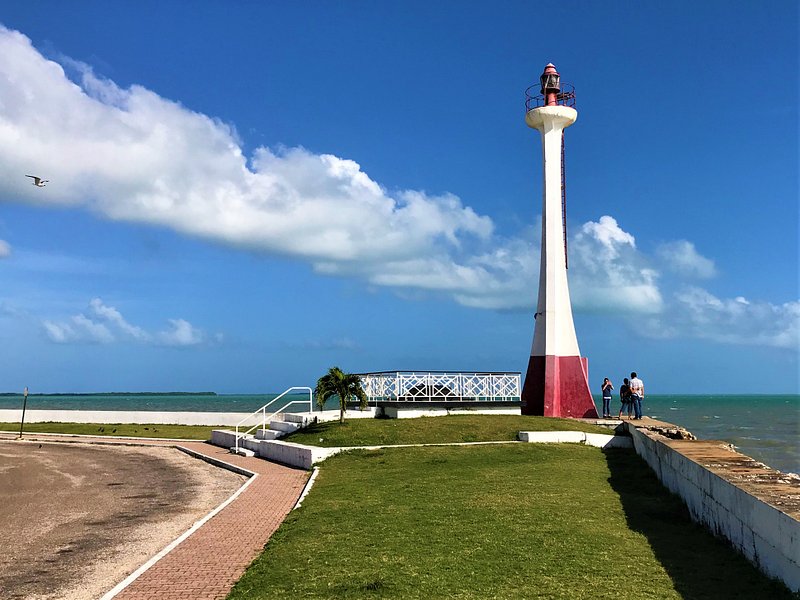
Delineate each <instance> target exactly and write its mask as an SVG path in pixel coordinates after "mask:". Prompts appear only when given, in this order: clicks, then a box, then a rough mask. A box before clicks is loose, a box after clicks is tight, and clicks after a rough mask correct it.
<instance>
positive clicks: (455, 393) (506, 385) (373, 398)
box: [359, 371, 521, 402]
mask: <svg viewBox="0 0 800 600" xmlns="http://www.w3.org/2000/svg"><path fill="white" fill-rule="evenodd" d="M359 376H360V377H361V384H362V386H363V388H364V391H365V392H366V394H367V398H368V399H369V401H370V402H377V401H388V402H393V401H397V402H434V401H454V400H458V401H467V402H470V401H475V402H477V401H489V402H492V401H495V402H497V401H509V400H519V399H520V389H521V386H520V373H469V372H468V373H459V372H445V371H428V372H417V371H384V372H379V373H360V374H359Z"/></svg>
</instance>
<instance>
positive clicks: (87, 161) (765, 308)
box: [0, 26, 796, 347]
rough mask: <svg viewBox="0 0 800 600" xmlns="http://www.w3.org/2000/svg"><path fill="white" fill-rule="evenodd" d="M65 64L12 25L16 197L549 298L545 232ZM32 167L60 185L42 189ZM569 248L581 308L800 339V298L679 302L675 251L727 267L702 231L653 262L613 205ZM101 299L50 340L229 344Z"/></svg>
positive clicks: (7, 164) (5, 75) (0, 144)
mask: <svg viewBox="0 0 800 600" xmlns="http://www.w3.org/2000/svg"><path fill="white" fill-rule="evenodd" d="M64 64H65V65H66V66H67V68H68V69H70V73H73V72H74V81H73V80H71V79H70V78H69V77H68V76H67V74H66V73H65V71H64V67H62V66H61V65H59V64H57V63H55V62H53V61H49V60H47V59H45V58H44V57H43V56H42V55H41V54H40V53H39V52H38V51H37V50H36V49H34V48H33V46H32V45H31V42H30V40H29V39H28V38H27V37H25V36H24V35H23V34H21V33H19V32H16V31H11V30H8V29H5V28H3V27H2V26H0V197H3V198H14V199H15V200H21V201H25V202H28V203H32V204H37V205H50V206H74V207H80V208H84V209H87V210H91V211H93V212H94V213H96V214H98V215H100V216H102V217H104V218H108V219H115V220H122V221H129V222H138V223H146V224H150V225H157V226H163V227H168V228H171V229H172V230H174V231H177V232H179V233H183V234H186V235H191V236H195V237H199V238H203V239H207V240H211V241H214V242H218V243H224V244H228V245H231V246H236V247H242V248H247V249H254V250H257V251H260V252H263V253H268V254H277V255H282V256H288V257H292V258H297V259H300V260H304V261H306V262H307V263H309V264H311V265H312V267H313V268H314V269H315V271H317V272H319V273H324V274H328V275H337V276H348V277H358V278H360V279H362V280H363V281H365V282H367V283H368V284H371V285H375V286H385V287H390V288H393V289H396V290H398V292H402V293H408V292H409V291H415V290H422V291H426V292H428V293H433V294H439V295H443V296H446V297H451V298H453V299H454V300H455V301H456V302H459V303H461V304H463V305H466V306H472V307H477V308H487V309H507V310H530V309H531V308H532V307H533V304H534V302H535V299H536V288H537V281H538V270H539V264H538V263H539V253H538V242H539V240H538V233H531V232H528V233H526V234H525V235H524V236H523V235H520V236H517V237H511V238H500V237H499V236H498V235H497V234H496V233H495V231H494V224H493V222H492V220H491V219H490V218H489V217H488V216H485V215H479V214H477V213H476V212H475V211H474V210H473V209H472V208H470V207H469V206H465V205H464V204H463V202H462V201H461V200H460V199H459V198H458V197H456V196H454V195H452V194H448V193H442V194H429V193H426V192H422V191H415V190H400V191H394V192H393V191H389V190H387V189H385V188H384V187H382V186H381V185H380V184H379V183H378V182H376V181H374V180H373V179H371V178H370V177H369V176H368V175H367V174H366V173H365V172H364V171H362V169H361V167H360V166H359V164H358V163H357V162H355V161H352V160H348V159H345V158H340V157H337V156H333V155H330V154H314V153H312V152H310V151H308V150H306V149H303V148H280V149H274V148H273V149H268V148H258V149H256V150H255V151H254V153H253V154H252V156H249V157H248V156H245V155H244V153H243V151H242V144H241V142H240V140H239V139H238V136H237V134H236V132H235V130H234V129H233V127H231V126H230V125H227V124H225V123H222V122H220V121H219V120H217V119H214V118H211V117H208V116H206V115H203V114H200V113H197V112H193V111H191V110H189V109H187V108H185V107H183V106H181V105H180V104H179V103H176V102H173V101H170V100H167V99H165V98H162V97H160V96H159V95H157V94H155V93H154V92H152V91H150V90H147V89H145V88H143V87H141V86H137V85H133V86H131V87H130V88H125V89H123V88H120V87H118V86H117V85H116V84H114V83H113V82H112V81H109V80H106V79H103V78H101V77H98V76H96V75H95V74H94V73H93V72H92V71H91V69H90V68H89V67H87V66H86V65H83V64H80V63H75V62H72V61H69V60H64ZM31 172H35V173H36V174H39V175H42V176H44V177H47V178H48V179H50V181H51V182H50V184H49V185H48V186H47V187H44V188H37V187H35V186H32V185H30V182H29V180H28V179H27V178H25V175H26V174H28V173H31ZM1 244H2V242H0V257H2V255H3V252H4V250H3V246H2V245H1ZM6 246H7V244H6ZM569 248H570V270H569V277H570V288H571V292H572V302H573V306H574V307H575V309H576V311H606V312H608V313H613V314H626V315H631V316H633V317H636V315H639V317H637V318H640V319H641V318H644V317H643V316H642V315H644V316H645V317H646V316H648V315H649V318H651V320H652V321H657V322H658V323H659V324H660V325H661V326H662V327H663V329H664V331H667V330H670V331H674V332H675V334H676V335H678V334H680V335H687V336H690V337H704V336H705V337H712V338H713V339H717V340H719V341H726V342H731V343H739V342H738V341H736V340H740V339H741V340H744V339H750V340H754V341H753V342H752V343H768V344H770V345H779V346H780V345H781V344H788V345H790V344H791V343H794V342H793V341H792V340H793V339H794V341H795V342H796V339H795V338H796V305H795V304H792V303H789V304H786V305H772V304H769V303H764V302H757V301H746V300H744V299H742V298H739V299H734V300H718V302H719V303H721V305H722V307H723V308H714V302H713V301H710V300H708V299H706V300H701V298H702V293H705V294H708V296H710V297H711V298H713V296H711V295H710V294H709V293H708V292H704V291H703V290H699V291H698V290H697V289H695V291H694V292H692V293H688V292H687V293H686V294H683V295H678V296H675V297H667V298H665V297H664V295H663V294H662V291H661V290H660V288H659V282H660V281H662V280H663V279H664V277H665V276H666V273H662V272H661V271H660V270H659V269H658V268H657V266H658V264H659V263H658V262H657V259H659V258H660V259H661V261H662V262H664V263H665V266H667V267H668V268H669V269H672V270H673V271H674V273H675V276H676V277H687V276H688V277H711V276H712V275H713V274H714V271H715V268H714V263H713V261H711V260H710V259H707V258H705V257H703V256H701V255H700V254H699V253H698V252H697V251H696V249H695V248H694V246H693V245H692V244H691V243H690V242H688V241H685V240H679V241H676V242H670V243H667V244H664V245H663V246H662V247H661V248H660V249H659V250H658V251H657V255H656V256H655V257H649V256H647V255H645V254H644V253H643V252H641V251H640V250H639V249H638V248H637V247H636V240H635V238H634V236H633V234H632V233H630V232H627V231H625V230H623V229H622V227H621V226H620V225H619V224H618V223H617V221H616V220H615V219H614V218H613V217H611V216H608V215H604V216H601V217H600V219H599V220H598V221H597V222H592V221H590V222H588V223H585V224H584V225H583V226H581V227H580V229H579V230H578V231H577V232H575V234H574V235H573V236H572V239H571V240H570V244H569ZM5 252H6V255H7V252H8V250H5ZM18 254H19V253H18ZM15 256H16V255H15ZM29 258H30V257H29ZM33 258H35V257H33ZM654 258H655V259H656V261H654V260H653V259H654ZM11 262H12V261H8V263H7V264H10V263H11ZM23 262H24V261H23ZM33 262H34V263H35V262H36V261H35V260H34V261H33ZM48 264H49V263H48ZM22 266H24V265H22ZM677 283H681V282H677ZM672 289H679V286H678V285H674V286H672ZM701 292H702V293H701ZM743 300H744V301H743ZM92 302H93V303H91V304H90V306H89V309H88V310H87V311H86V313H84V314H82V315H76V316H74V317H72V318H69V319H66V320H64V321H53V320H47V321H44V322H43V325H44V329H45V332H46V333H47V335H48V336H49V337H50V339H52V340H54V341H58V342H62V343H65V342H70V341H94V342H104V343H108V342H110V341H122V340H128V341H134V342H139V343H152V344H170V345H192V344H199V343H204V342H205V341H209V340H213V339H214V336H211V337H209V336H208V335H207V334H205V333H203V332H202V331H200V330H198V329H196V328H195V327H194V326H192V325H191V324H190V323H188V322H187V321H185V320H182V319H173V320H171V321H170V322H169V323H170V325H169V327H168V328H167V329H165V330H164V331H160V332H148V331H145V330H144V329H142V328H141V327H139V326H137V325H133V324H131V323H129V322H128V321H127V320H125V319H124V317H123V316H122V315H121V314H120V312H119V311H117V310H116V309H114V308H113V307H108V306H106V305H104V304H103V303H102V302H101V301H100V300H99V299H98V300H97V301H92ZM679 309H680V310H679ZM737 310H739V311H742V310H743V311H744V314H745V315H747V318H746V319H744V318H743V319H744V320H747V321H748V322H749V323H751V324H754V325H752V326H749V327H750V329H748V330H747V331H748V332H749V333H748V334H747V335H746V336H738V337H737V336H736V335H733V334H731V335H727V336H726V335H724V334H725V327H724V324H725V323H727V324H728V325H732V321H731V319H733V315H734V314H735V311H737ZM653 315H656V317H653ZM667 315H678V316H677V317H676V318H675V320H674V321H670V320H669V319H667ZM680 315H692V316H691V317H686V316H680ZM770 319H772V321H773V322H772V324H770ZM702 324H705V326H707V329H703V326H701V325H702ZM755 324H759V325H758V326H756V325H755ZM708 331H711V332H715V331H716V332H718V334H716V333H708ZM793 336H794V338H793ZM743 343H744V342H743ZM782 347H783V346H782Z"/></svg>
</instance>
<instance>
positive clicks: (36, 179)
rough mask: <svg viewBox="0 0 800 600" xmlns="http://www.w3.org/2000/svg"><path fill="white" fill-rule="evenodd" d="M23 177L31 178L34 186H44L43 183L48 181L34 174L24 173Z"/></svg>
mask: <svg viewBox="0 0 800 600" xmlns="http://www.w3.org/2000/svg"><path fill="white" fill-rule="evenodd" d="M25 177H30V178H31V179H33V185H35V186H36V187H44V184H46V183H47V182H49V181H50V180H49V179H42V178H41V177H37V176H36V175H25Z"/></svg>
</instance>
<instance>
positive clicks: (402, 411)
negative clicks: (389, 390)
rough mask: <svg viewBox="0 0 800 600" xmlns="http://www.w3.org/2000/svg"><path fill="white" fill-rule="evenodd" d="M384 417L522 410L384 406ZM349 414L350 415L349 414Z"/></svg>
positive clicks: (498, 412) (411, 417)
mask: <svg viewBox="0 0 800 600" xmlns="http://www.w3.org/2000/svg"><path fill="white" fill-rule="evenodd" d="M382 410H383V416H385V417H388V418H389V419H416V418H417V417H444V416H447V415H519V414H521V413H520V409H519V408H516V407H512V408H475V409H472V408H445V407H441V408H438V407H437V408H402V407H398V406H384V407H383V409H382ZM348 414H349V413H348Z"/></svg>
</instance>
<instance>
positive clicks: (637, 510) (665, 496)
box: [605, 450, 800, 600]
mask: <svg viewBox="0 0 800 600" xmlns="http://www.w3.org/2000/svg"><path fill="white" fill-rule="evenodd" d="M605 456H606V460H607V462H608V467H609V471H610V472H611V476H610V477H609V483H610V484H611V487H612V488H613V489H614V490H615V491H616V492H617V493H618V494H619V497H620V500H621V502H622V507H623V510H624V511H625V517H626V519H627V522H628V526H629V528H630V529H631V530H632V531H636V532H638V533H641V534H642V535H644V536H645V537H646V538H647V541H648V542H649V544H650V547H651V548H652V550H653V553H654V554H655V556H656V558H657V559H658V561H659V562H660V563H661V565H662V566H663V567H664V570H665V571H666V572H667V574H668V575H669V576H670V578H671V579H672V582H673V585H674V587H675V590H676V591H677V592H678V593H679V594H681V596H683V597H684V598H770V599H776V600H777V599H783V598H786V599H792V598H794V599H795V600H796V599H797V598H800V595H799V594H792V593H791V592H790V591H789V589H788V588H787V587H786V586H785V585H783V583H781V582H779V581H777V580H773V579H769V578H768V577H766V576H765V575H763V574H762V573H761V572H760V571H758V569H756V567H755V566H753V565H752V564H751V563H750V562H749V561H748V560H747V559H746V558H744V556H743V555H741V554H740V553H739V552H738V551H736V550H734V549H733V547H732V546H731V545H730V544H729V543H728V542H727V541H726V540H723V539H720V538H716V537H714V536H713V535H712V534H711V533H709V532H708V530H706V529H705V528H704V527H703V526H701V525H698V524H697V523H695V522H693V521H692V520H691V518H690V516H689V510H688V509H687V508H686V505H685V504H684V503H683V501H682V500H681V499H680V498H679V497H678V496H676V495H674V494H672V493H670V492H669V491H668V490H667V489H666V488H665V487H663V486H662V485H661V482H659V481H658V478H657V477H656V476H655V474H654V473H653V472H652V470H651V469H650V467H649V466H648V465H647V463H646V462H644V460H642V459H641V458H640V457H639V456H638V455H637V454H635V453H634V452H632V451H630V450H608V451H606V452H605ZM628 564H630V565H631V575H632V576H633V577H636V557H635V556H633V557H630V558H629V562H628Z"/></svg>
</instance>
